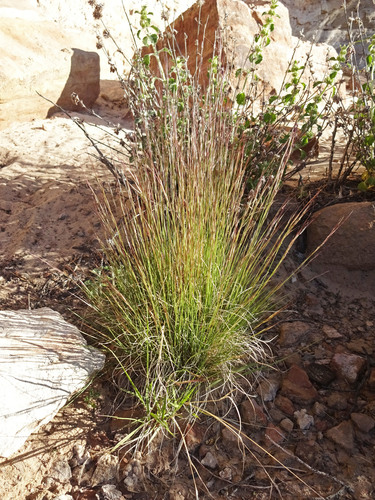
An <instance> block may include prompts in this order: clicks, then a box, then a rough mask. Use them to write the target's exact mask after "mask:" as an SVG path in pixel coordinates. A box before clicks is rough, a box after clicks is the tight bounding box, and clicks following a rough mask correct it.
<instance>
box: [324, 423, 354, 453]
mask: <svg viewBox="0 0 375 500" xmlns="http://www.w3.org/2000/svg"><path fill="white" fill-rule="evenodd" d="M326 436H327V438H328V439H330V440H331V441H333V442H334V443H336V444H337V445H339V446H342V447H343V448H345V450H347V451H351V450H353V448H354V434H353V426H352V423H351V422H350V420H345V421H344V422H341V424H339V425H336V426H335V427H332V428H331V429H329V430H328V431H327V432H326Z"/></svg>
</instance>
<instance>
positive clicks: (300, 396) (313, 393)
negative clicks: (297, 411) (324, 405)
mask: <svg viewBox="0 0 375 500" xmlns="http://www.w3.org/2000/svg"><path fill="white" fill-rule="evenodd" d="M281 392H282V394H283V395H284V396H287V397H289V398H290V399H291V400H292V401H295V402H304V403H308V402H312V401H314V400H315V399H317V398H318V391H317V390H316V389H315V387H314V386H313V385H312V383H311V382H310V380H309V377H308V375H307V373H306V372H305V371H304V370H303V369H302V368H300V367H299V366H296V365H293V366H292V367H291V368H290V370H289V371H288V373H287V374H286V376H285V378H284V380H283V382H282V385H281Z"/></svg>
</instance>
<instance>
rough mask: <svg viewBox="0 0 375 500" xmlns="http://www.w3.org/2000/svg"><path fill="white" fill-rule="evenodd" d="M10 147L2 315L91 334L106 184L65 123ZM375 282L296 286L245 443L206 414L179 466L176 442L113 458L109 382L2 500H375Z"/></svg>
mask: <svg viewBox="0 0 375 500" xmlns="http://www.w3.org/2000/svg"><path fill="white" fill-rule="evenodd" d="M102 111H103V109H102ZM104 111H105V110H104ZM107 111H108V110H107ZM124 123H125V122H124ZM125 125H126V123H125ZM98 133H100V132H98ZM0 147H1V155H2V156H1V170H0V231H1V240H0V245H1V255H0V284H1V288H0V308H1V309H15V310H17V309H20V308H38V307H43V306H48V307H51V308H53V309H55V310H57V311H59V312H60V313H61V314H62V315H63V316H64V317H65V319H67V320H69V321H72V322H73V323H75V324H76V325H77V326H78V327H80V328H82V322H81V320H80V319H79V316H77V314H78V315H81V314H82V313H83V312H84V305H83V303H82V302H81V301H80V299H79V298H78V297H77V295H79V288H78V283H79V281H80V280H81V279H84V278H85V277H87V276H89V274H90V271H91V270H92V269H93V268H95V267H96V266H97V265H98V264H99V263H100V255H99V252H98V248H99V245H98V237H99V236H100V233H101V227H100V223H99V221H98V216H97V214H96V209H95V205H94V203H93V200H92V194H91V191H90V187H89V184H91V185H94V186H95V182H96V181H97V180H99V182H109V181H110V177H109V174H108V173H107V172H106V171H105V170H104V169H103V168H102V167H101V166H100V165H98V163H97V161H96V160H95V159H94V158H92V157H90V156H89V153H90V148H89V146H88V145H87V142H86V139H85V138H84V136H83V135H81V134H80V132H79V131H78V129H77V127H76V126H75V125H74V124H73V123H71V122H70V121H67V120H66V119H64V118H62V117H61V116H60V117H59V116H57V117H54V118H52V119H50V120H38V121H34V122H32V123H31V124H30V123H29V124H21V125H16V126H14V127H13V128H10V129H7V130H5V131H4V132H2V134H1V137H0ZM322 151H324V148H322ZM319 161H320V162H322V161H323V164H324V158H323V159H322V158H320V159H319ZM331 201H332V200H331ZM299 250H301V249H299ZM300 258H301V255H300V253H298V252H297V251H296V252H294V253H293V254H292V255H291V256H290V257H289V259H288V261H287V262H286V266H285V272H287V271H290V270H291V269H292V268H293V267H295V266H296V265H298V263H299V259H300ZM358 259H359V260H360V255H359V256H358ZM331 274H332V273H331ZM338 274H341V276H339V275H338ZM339 278H343V279H341V281H340V279H339ZM344 278H345V279H344ZM374 281H375V280H374V272H373V271H371V272H367V273H365V274H363V275H362V276H361V285H362V286H361V287H360V286H358V279H357V285H356V284H355V283H356V282H355V281H353V280H351V274H350V271H347V270H345V269H341V270H340V271H335V273H334V275H333V276H331V275H330V274H327V273H326V272H325V270H323V269H321V272H320V271H319V265H315V267H308V268H306V269H304V270H302V271H301V272H299V273H298V274H297V275H296V276H295V277H294V278H293V280H292V282H290V283H289V284H288V285H287V288H286V292H287V305H286V309H285V311H284V312H283V313H282V314H281V316H279V318H278V323H277V324H275V325H273V327H272V328H271V330H270V331H269V332H268V333H267V336H266V338H267V339H268V340H270V344H269V345H270V348H271V351H272V357H271V359H270V365H271V366H272V367H271V368H267V367H264V369H262V370H261V372H259V373H258V374H257V381H256V382H255V385H254V388H253V389H247V396H246V397H245V396H241V397H238V400H237V404H238V408H239V414H240V417H241V422H242V424H241V425H242V427H241V432H242V437H243V440H242V441H240V440H239V439H238V436H237V434H236V430H237V429H238V422H239V415H238V413H237V412H236V411H234V410H232V411H230V412H229V413H227V414H226V415H225V425H224V424H223V423H219V422H218V421H217V420H216V419H209V418H208V417H207V418H202V419H201V420H200V421H199V422H198V423H197V424H196V425H194V426H193V427H192V428H191V429H190V431H189V433H188V438H187V444H188V447H189V457H187V455H186V453H185V452H184V451H182V452H181V453H180V455H179V457H178V459H176V449H177V448H178V445H179V443H178V440H175V441H167V440H165V441H164V442H163V443H158V445H157V446H156V445H155V446H154V447H153V448H152V449H151V448H150V449H149V450H146V451H145V453H143V454H136V455H135V456H131V455H128V454H126V453H125V451H120V452H117V453H114V454H109V453H108V451H109V450H110V448H111V447H112V446H113V445H114V444H115V443H116V442H117V441H118V439H119V438H120V437H121V436H123V435H124V433H126V432H127V431H128V429H126V428H125V429H122V428H121V425H120V423H119V422H121V421H119V420H116V419H112V418H111V417H109V416H108V415H111V414H113V413H114V412H117V414H120V415H121V414H123V413H121V411H123V410H122V408H119V407H118V404H117V403H116V396H115V392H114V390H113V388H112V385H111V381H110V373H104V374H102V375H101V376H100V377H99V378H98V379H97V380H96V381H94V382H93V384H92V385H91V387H89V388H88V389H87V390H86V391H85V392H84V393H83V394H81V395H79V396H77V398H75V399H74V400H73V401H72V402H71V404H70V405H69V406H67V407H66V408H65V409H64V410H62V411H60V413H59V414H58V416H57V417H56V418H55V419H54V420H53V421H52V422H51V423H50V424H48V425H47V426H45V427H44V428H42V430H41V431H40V432H39V433H38V434H36V435H33V436H32V437H31V438H30V439H29V440H28V442H27V443H26V445H25V446H24V447H23V448H22V449H21V450H20V453H19V454H17V455H15V456H14V457H13V458H12V459H9V460H6V461H4V460H3V461H2V462H1V463H0V479H1V481H0V498H1V499H2V500H13V499H15V498H17V499H25V500H52V499H56V500H71V499H74V500H94V499H101V500H121V499H134V500H135V499H144V500H146V499H151V498H152V499H156V500H161V499H170V500H188V499H191V498H194V497H195V494H196V493H195V491H198V492H199V498H202V499H203V498H207V499H208V498H214V499H219V498H230V499H233V500H234V499H236V500H240V499H250V498H256V499H266V498H267V499H268V498H285V499H291V498H330V499H336V498H337V499H338V498H343V499H351V498H354V499H357V500H360V499H361V500H362V499H371V498H374V495H375V493H374V491H373V484H375V473H374V471H375V467H374V465H375V464H374V460H375V458H374V456H375V455H374V446H375V364H374V362H373V357H374V356H373V355H374V349H375V342H374V338H375V307H374V306H375V297H374V295H373V293H372V292H371V287H373V284H374ZM216 411H217V414H218V415H219V414H220V411H222V412H223V411H224V410H223V408H221V409H220V408H219V409H217V410H216ZM119 412H120V413H119ZM188 458H189V460H188ZM189 464H190V465H189ZM195 489H196V490H195Z"/></svg>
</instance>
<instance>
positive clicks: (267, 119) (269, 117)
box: [263, 111, 277, 123]
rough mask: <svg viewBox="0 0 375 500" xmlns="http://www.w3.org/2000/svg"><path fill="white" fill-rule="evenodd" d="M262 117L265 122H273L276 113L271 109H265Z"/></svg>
mask: <svg viewBox="0 0 375 500" xmlns="http://www.w3.org/2000/svg"><path fill="white" fill-rule="evenodd" d="M263 119H264V121H265V123H274V122H275V121H276V119H277V115H276V113H272V112H271V111H267V112H266V113H264V115H263Z"/></svg>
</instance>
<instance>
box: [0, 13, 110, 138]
mask: <svg viewBox="0 0 375 500" xmlns="http://www.w3.org/2000/svg"><path fill="white" fill-rule="evenodd" d="M76 47H77V40H73V39H72V37H70V36H68V35H66V34H64V33H62V32H61V31H60V30H59V29H58V27H57V26H56V24H54V23H52V22H49V21H45V20H43V19H37V20H30V19H22V18H18V17H14V18H11V17H5V18H0V94H1V103H0V128H5V127H7V126H8V125H9V124H10V123H11V122H13V121H28V120H32V119H35V118H46V117H47V116H48V114H49V113H50V110H51V107H52V106H51V103H50V102H47V101H46V100H44V99H42V98H41V97H40V96H39V95H38V94H37V92H39V93H40V94H41V95H42V96H44V97H46V98H47V99H50V100H51V101H53V102H55V103H56V102H57V103H58V104H59V105H61V106H63V107H65V108H66V109H70V110H71V109H78V108H77V106H76V105H75V104H74V103H73V102H72V100H71V97H70V95H71V93H72V92H76V93H77V94H79V96H80V98H81V99H82V100H83V101H84V102H85V104H86V105H87V106H92V105H93V103H94V102H95V100H96V98H97V97H98V95H99V85H100V84H99V80H100V65H99V55H98V54H97V53H96V52H92V51H87V50H82V49H79V48H76Z"/></svg>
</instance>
